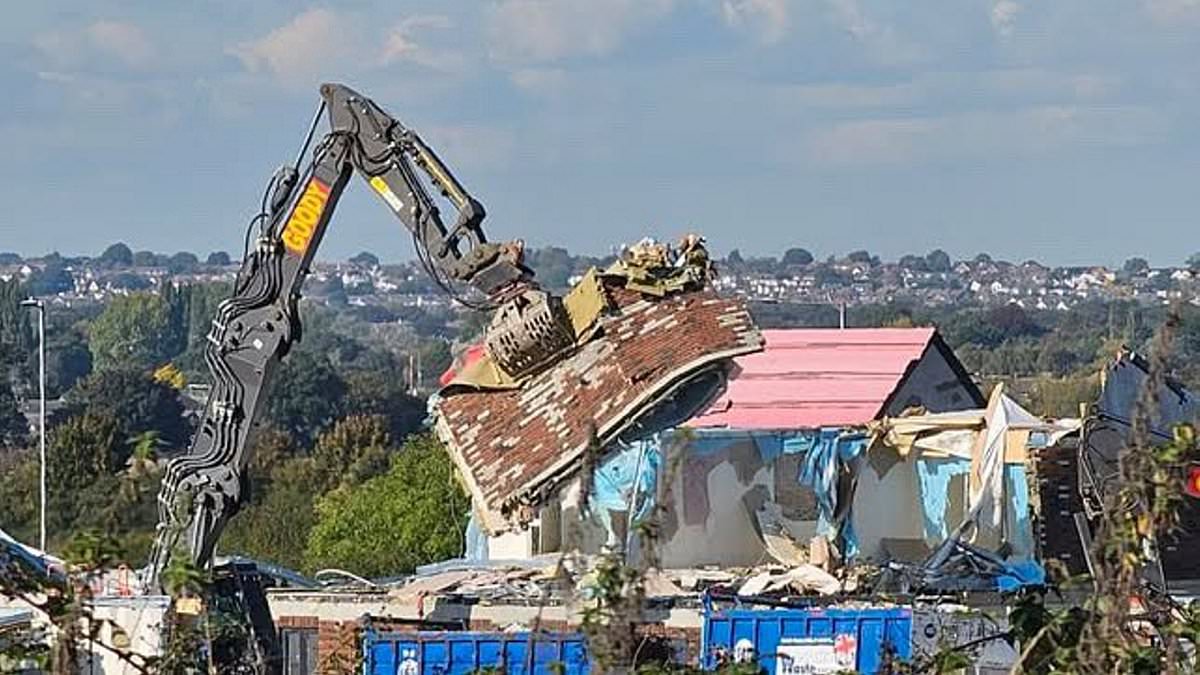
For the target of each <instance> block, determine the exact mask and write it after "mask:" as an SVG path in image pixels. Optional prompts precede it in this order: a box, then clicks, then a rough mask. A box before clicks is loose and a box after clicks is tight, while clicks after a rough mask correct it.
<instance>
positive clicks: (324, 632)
mask: <svg viewBox="0 0 1200 675" xmlns="http://www.w3.org/2000/svg"><path fill="white" fill-rule="evenodd" d="M695 300H698V301H699V304H698V305H697V304H682V303H680V304H677V305H676V307H677V308H678V309H676V310H675V311H676V312H685V311H688V310H690V311H688V313H689V314H694V316H690V317H689V318H687V319H684V318H683V317H682V316H677V317H676V318H674V319H672V320H676V321H683V320H690V321H696V322H711V323H709V327H708V329H707V330H708V336H707V339H708V340H709V341H710V342H709V344H738V343H737V340H739V339H741V340H743V342H742V343H741V344H742V347H740V348H745V345H746V344H748V341H747V338H746V337H745V336H747V335H749V332H746V331H745V330H744V328H743V326H744V325H745V324H743V323H742V321H741V319H740V314H738V313H737V312H736V311H734V310H732V308H730V307H729V306H726V305H723V304H721V303H720V302H714V301H710V300H711V299H708V298H705V299H700V298H695ZM705 302H708V304H704V303H705ZM662 307H663V306H661V305H660V306H659V311H662ZM706 308H709V309H706ZM638 311H646V310H645V309H641V310H638ZM722 317H725V318H723V319H722ZM658 320H659V321H662V320H663V318H662V316H661V315H660V317H659V319H658ZM723 324H727V326H726V330H717V329H716V328H714V326H722V325H723ZM640 325H641V326H642V327H641V328H638V329H637V331H634V334H635V335H651V334H652V333H653V330H654V322H653V320H650V321H641V322H640ZM647 326H648V327H647ZM729 327H732V329H730V328H729ZM625 330H630V331H632V330H633V329H632V328H626V329H625ZM739 330H742V331H743V332H742V333H741V336H742V337H740V338H739V337H738V335H739V333H738V331H739ZM763 336H764V338H765V348H764V349H763V350H762V351H761V352H758V353H752V354H748V355H743V356H739V357H737V358H736V360H735V364H736V365H735V366H734V368H733V369H732V371H731V372H730V373H729V375H728V382H727V384H726V385H725V386H724V387H723V388H719V389H717V390H716V391H715V392H713V391H706V392H704V394H703V396H708V397H709V400H707V401H706V402H705V404H704V405H703V406H702V407H700V408H699V411H698V412H694V413H693V414H692V415H691V416H689V417H681V415H680V411H681V410H683V409H686V408H695V401H694V400H690V401H688V402H687V403H685V404H680V405H677V406H667V407H666V410H668V411H669V412H668V413H662V414H660V415H659V416H658V417H657V418H656V419H655V423H654V425H653V426H649V427H641V428H640V429H639V430H638V433H636V434H629V435H627V436H625V437H621V436H619V435H618V437H617V438H616V439H615V440H613V441H612V442H610V443H608V444H607V445H605V446H603V447H602V448H599V449H598V448H597V447H595V446H593V447H592V448H591V449H590V451H589V449H588V448H587V447H586V436H581V437H579V438H580V441H579V442H580V443H583V444H584V447H582V448H581V449H580V450H578V451H577V452H576V453H575V454H572V455H571V457H572V459H571V461H567V459H566V456H565V455H563V454H562V453H559V452H557V451H554V450H550V449H548V448H549V447H550V446H549V444H547V445H546V446H543V448H541V449H539V452H533V451H532V448H523V449H517V448H504V447H502V444H501V445H497V446H494V447H491V448H481V447H479V445H478V444H474V445H471V444H470V443H468V445H467V446H466V448H467V449H466V450H465V451H464V447H462V446H458V447H452V452H454V453H455V454H456V460H457V461H458V462H459V465H460V467H461V468H462V470H463V472H464V474H466V480H467V482H468V484H472V493H473V495H474V496H475V498H476V500H477V501H476V513H475V515H474V517H473V519H472V525H471V527H470V530H471V531H470V532H469V537H468V538H469V542H468V546H467V551H466V555H465V556H464V558H463V559H461V560H456V561H447V562H446V563H442V564H439V565H432V566H428V567H426V568H423V569H421V570H418V573H417V575H416V576H414V577H413V578H411V579H407V580H403V581H400V582H397V583H394V584H386V585H378V586H374V587H364V586H361V585H359V586H353V585H351V586H347V587H342V588H339V589H331V588H322V589H296V588H293V589H288V590H278V591H275V592H273V593H272V609H273V612H274V613H275V615H276V617H277V619H278V620H279V621H280V625H281V626H284V627H286V630H289V631H292V633H295V634H300V633H304V632H306V631H307V632H308V634H309V635H310V638H309V639H310V641H311V644H314V645H324V647H322V649H334V648H336V645H337V644H340V643H339V642H338V640H337V639H336V637H335V636H336V635H338V634H340V633H339V632H338V631H342V630H345V629H346V626H349V625H359V626H368V625H370V626H373V627H374V628H373V630H385V631H393V632H395V631H400V632H404V631H411V630H417V629H419V628H422V627H424V628H440V629H457V630H487V631H514V630H515V631H529V630H555V631H572V630H577V629H578V627H579V625H580V619H581V615H580V605H579V604H578V598H579V596H578V595H577V593H578V591H577V590H576V588H577V587H578V588H586V586H587V584H588V572H587V564H586V562H585V563H579V562H578V561H579V560H580V558H578V557H573V556H570V555H566V554H567V553H568V552H574V551H578V552H580V553H582V554H583V556H584V558H583V559H584V560H586V558H587V556H588V555H589V554H599V553H602V552H607V553H613V552H615V553H619V554H623V555H625V556H626V558H627V559H628V560H630V561H631V562H635V563H636V561H637V560H639V559H640V558H641V557H642V556H643V555H644V554H645V552H644V551H642V550H641V546H642V542H641V540H640V538H639V537H638V536H635V530H636V529H637V528H636V525H637V524H638V523H639V522H643V521H646V520H648V519H649V518H650V517H651V515H653V516H654V518H655V523H656V527H655V528H654V531H655V532H656V533H657V537H656V542H655V551H654V553H655V561H656V563H657V564H658V565H659V567H658V568H657V569H655V570H654V571H652V572H651V573H650V574H649V576H648V577H647V583H646V595H647V601H648V602H649V605H648V609H647V611H646V613H645V615H644V619H645V621H646V622H647V623H646V626H645V627H644V630H645V631H646V633H647V634H648V635H654V636H657V638H658V639H660V640H661V641H663V643H664V644H665V645H667V648H669V649H671V650H674V651H675V652H677V653H678V654H680V655H686V659H687V660H689V661H696V660H698V659H700V660H703V658H705V654H704V651H705V650H706V649H710V648H711V647H712V646H711V645H708V646H705V644H704V643H703V633H704V631H703V627H704V625H705V623H706V621H707V620H708V619H706V617H711V616H713V615H712V611H713V610H712V609H711V606H710V604H709V603H710V602H711V599H712V598H715V597H722V596H723V594H728V595H729V596H730V597H739V598H742V599H743V600H744V601H747V602H749V601H753V600H755V599H757V598H762V597H765V596H770V597H775V598H780V599H782V598H786V597H795V596H797V595H805V594H816V595H825V596H828V597H830V599H831V600H832V599H833V598H843V599H844V598H853V597H854V593H855V592H856V590H857V591H858V592H862V591H868V590H870V589H867V588H864V587H861V586H860V585H859V584H860V583H865V582H864V581H863V578H862V577H861V576H860V573H859V571H858V570H861V569H872V568H873V569H878V567H877V566H878V565H880V564H888V563H889V561H898V562H903V563H918V562H921V561H923V560H925V559H926V558H927V557H928V556H929V555H930V553H931V552H932V551H934V550H935V549H937V547H938V546H939V545H941V544H942V543H943V541H945V540H947V538H948V537H949V535H951V534H952V533H954V532H956V531H959V530H961V527H962V524H963V523H964V522H967V521H974V522H976V523H978V524H979V525H980V527H979V534H978V536H977V537H976V540H977V542H979V543H982V544H985V545H986V546H988V547H994V546H997V545H998V544H999V543H1000V542H1002V541H1003V542H1007V543H1008V545H1007V547H1006V548H1005V552H1006V553H1007V554H1008V555H1007V558H1006V559H1007V560H1009V561H1014V562H1017V561H1021V560H1029V559H1031V558H1032V556H1033V553H1034V548H1035V546H1034V543H1033V540H1034V535H1033V526H1032V524H1031V522H1030V518H1029V515H1028V508H1027V507H1028V505H1029V503H1030V495H1029V492H1028V488H1027V485H1028V483H1027V481H1026V480H1024V474H1023V473H1021V472H1022V471H1023V470H1024V466H1025V459H1024V458H1025V452H1026V448H1028V447H1030V446H1031V444H1032V445H1038V444H1044V443H1046V442H1048V440H1047V439H1049V438H1050V437H1051V436H1053V435H1055V434H1060V433H1061V432H1062V431H1063V429H1064V428H1070V425H1069V424H1068V425H1067V426H1066V427H1063V426H1060V425H1058V424H1048V423H1045V422H1043V421H1041V420H1038V419H1036V418H1035V417H1033V416H1032V415H1029V414H1028V413H1026V412H1024V411H1023V410H1021V409H1020V408H1019V406H1017V405H1016V404H1015V403H1014V402H1012V400H1011V399H1009V398H1008V397H1007V396H1005V395H1004V394H1003V391H1002V390H997V391H995V392H993V395H992V397H991V399H990V400H988V399H985V398H984V397H983V396H982V394H981V392H980V391H979V390H978V388H977V387H976V385H975V384H974V383H973V382H972V380H971V379H970V377H969V376H968V375H967V373H966V372H965V371H964V370H963V368H962V366H961V364H959V363H958V361H957V359H955V357H954V355H953V353H952V352H951V351H950V350H949V349H948V348H947V347H946V345H945V344H944V342H943V341H942V340H941V338H940V336H939V335H938V334H937V333H936V331H934V330H933V329H869V330H866V329H863V330H855V329H849V330H778V331H764V333H763ZM721 340H727V341H728V342H720V341H721ZM632 341H633V339H632V337H631V338H630V339H629V340H627V341H626V343H628V342H632ZM635 344H636V343H635ZM613 348H614V349H615V348H617V345H614V346H613ZM655 348H656V349H659V350H662V349H664V347H663V346H661V345H657V346H655ZM680 349H681V350H682V351H681V352H680V353H687V352H686V350H687V349H688V346H687V345H680ZM630 354H631V356H630V358H631V359H632V360H631V361H629V366H628V367H629V368H630V369H631V370H632V371H633V372H636V370H637V368H638V367H644V366H639V364H644V363H646V361H644V360H643V361H639V360H637V359H638V358H642V359H644V358H645V357H644V356H641V357H639V356H638V352H637V351H636V350H635V351H631V352H630ZM462 367H463V366H462V365H461V364H460V366H459V368H460V369H461V368H462ZM467 367H469V365H468V366H467ZM622 367H623V368H624V367H625V366H622ZM460 372H461V371H460ZM458 376H459V375H458V373H451V374H449V375H448V378H447V379H448V380H450V381H452V380H453V378H455V377H458ZM577 376H578V374H574V375H572V376H571V377H577ZM621 376H622V374H621V373H615V374H614V375H613V376H612V378H613V379H612V380H605V379H604V377H605V376H604V375H603V374H600V375H598V376H597V377H596V378H595V379H593V380H591V382H593V383H599V384H600V386H610V387H614V388H613V389H611V390H609V392H608V394H607V395H606V396H600V397H599V398H594V399H591V401H593V403H591V404H593V405H594V404H596V403H595V401H605V402H607V401H614V402H619V401H622V400H626V399H625V398H623V397H628V396H630V395H633V394H636V388H634V389H633V390H632V391H631V392H626V391H625V389H624V388H622V386H621V385H620V384H607V385H606V384H605V382H617V383H619V382H621V379H620V378H621ZM556 386H558V387H560V388H559V389H557V390H556V391H555V394H556V395H558V396H566V397H568V399H569V400H572V401H578V400H581V398H580V397H582V396H584V395H585V394H584V391H586V383H581V382H580V380H577V379H575V380H572V379H570V377H568V376H567V375H565V374H564V375H563V378H562V379H560V380H559V382H558V383H557V384H556ZM625 386H628V385H625ZM511 395H512V396H513V407H512V412H511V413H507V414H510V415H513V416H514V420H515V422H514V424H515V425H516V426H515V428H517V429H520V428H523V425H522V423H523V424H524V425H542V429H544V430H543V431H538V433H539V434H552V433H554V432H552V431H551V429H552V427H551V426H550V424H551V423H552V422H553V419H554V412H553V411H554V410H555V407H554V406H555V402H554V401H549V400H547V399H546V398H545V394H542V395H540V396H539V397H535V396H533V395H531V394H527V393H525V392H517V391H515V390H514V392H513V393H512V394H511ZM587 395H592V396H595V394H587ZM551 398H552V397H551ZM442 405H443V406H445V402H443V403H442ZM522 406H524V407H522ZM468 407H469V406H463V407H453V406H452V407H450V408H449V410H451V411H453V412H451V413H450V414H449V415H447V416H448V417H450V419H447V420H444V424H447V425H457V426H452V427H451V429H450V430H449V431H448V430H446V429H443V430H442V433H443V436H444V438H446V439H447V441H448V443H450V444H452V445H453V444H454V443H455V442H456V439H460V438H467V439H470V438H472V435H471V429H472V428H473V427H472V423H473V422H478V421H480V420H478V418H479V415H480V414H481V413H475V414H474V416H473V417H472V415H471V414H469V413H468V412H467V409H468ZM446 410H447V408H443V414H446ZM522 411H523V413H524V414H523V415H521V413H522ZM455 413H457V414H455ZM486 417H487V416H486V415H485V416H484V418H485V419H486ZM566 433H567V434H569V433H570V432H569V431H568V432H566ZM564 437H571V436H564ZM571 438H574V437H571ZM512 458H515V459H512ZM506 460H508V461H506ZM517 462H519V463H517ZM563 467H570V468H569V469H566V470H564V468H563ZM585 468H586V469H587V471H585V470H584V469H585ZM1018 474H1020V477H1018ZM997 476H998V478H997ZM997 481H998V482H997ZM996 485H1000V486H1001V487H1000V488H999V490H1000V492H997V491H996V488H995V486H996ZM505 486H506V487H505ZM997 495H999V498H997ZM849 563H854V564H853V565H850V564H849ZM864 563H865V565H863V564H864ZM1002 564H1004V565H1007V563H1006V562H1003V563H1002ZM1004 570H1005V571H1008V570H1007V567H1005V568H1004ZM1000 576H1003V575H1000ZM1006 579H1007V582H1008V583H1016V584H1020V583H1024V581H1025V578H1024V577H1021V576H1020V575H1019V573H1018V572H1016V571H1012V572H1011V573H1010V574H1009V575H1008V576H1007V577H1006ZM1000 585H1002V584H999V583H997V584H993V585H992V586H991V588H992V589H993V590H996V589H998V588H999V587H1000ZM918 615H919V618H918V619H917V620H918V621H924V622H926V623H928V624H929V625H930V626H935V627H936V630H935V629H934V628H930V629H929V630H931V631H934V633H935V634H937V635H940V633H938V631H941V630H942V629H943V627H945V629H946V630H948V631H951V632H953V631H961V630H965V629H964V628H963V627H962V626H957V627H951V626H950V624H952V623H953V622H952V621H947V620H945V618H944V617H942V616H941V615H940V614H939V613H938V610H937V609H936V608H935V609H925V610H921V612H918ZM364 616H369V617H370V619H369V621H368V622H366V623H362V622H361V621H360V622H359V623H355V622H354V619H355V618H356V617H364ZM943 624H945V626H943ZM922 630H924V629H922ZM980 630H982V629H980ZM297 631H299V633H297ZM915 634H916V633H915V632H914V635H915ZM939 639H940V638H939ZM927 641H928V640H927ZM934 643H936V640H934ZM931 644H932V643H931ZM910 646H911V645H910ZM925 647H926V648H929V647H930V645H926V646H925Z"/></svg>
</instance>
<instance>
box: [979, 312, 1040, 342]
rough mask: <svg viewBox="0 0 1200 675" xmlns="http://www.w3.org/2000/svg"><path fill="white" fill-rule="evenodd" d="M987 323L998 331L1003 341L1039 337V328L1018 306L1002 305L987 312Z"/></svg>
mask: <svg viewBox="0 0 1200 675" xmlns="http://www.w3.org/2000/svg"><path fill="white" fill-rule="evenodd" d="M986 320H987V323H988V324H989V325H991V326H992V327H993V328H995V329H996V330H998V331H1000V334H1001V335H1002V336H1003V339H1006V340H1008V339H1013V338H1018V337H1023V336H1026V335H1040V334H1041V333H1042V332H1043V331H1042V329H1041V327H1040V326H1038V325H1037V323H1035V322H1034V321H1033V319H1031V318H1029V314H1028V313H1026V312H1025V310H1024V309H1022V308H1021V307H1019V306H1018V305H1003V306H1001V307H996V308H995V309H992V310H990V311H988V313H987V318H986Z"/></svg>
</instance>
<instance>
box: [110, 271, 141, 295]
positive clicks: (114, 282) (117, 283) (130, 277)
mask: <svg viewBox="0 0 1200 675" xmlns="http://www.w3.org/2000/svg"><path fill="white" fill-rule="evenodd" d="M105 283H106V285H107V286H108V287H109V288H112V289H114V290H118V291H144V290H146V289H148V288H150V287H151V286H153V284H152V283H150V280H149V279H147V278H146V277H144V276H142V275H140V274H134V273H133V272H120V273H117V274H114V275H112V276H111V277H108V278H107V279H106V280H105Z"/></svg>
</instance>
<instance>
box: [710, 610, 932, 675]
mask: <svg viewBox="0 0 1200 675" xmlns="http://www.w3.org/2000/svg"><path fill="white" fill-rule="evenodd" d="M706 604H707V606H706V608H705V616H704V628H703V635H702V636H701V645H702V649H703V650H704V651H703V654H702V661H703V664H704V666H705V667H706V668H715V667H717V666H718V665H719V664H720V663H722V662H730V661H737V662H748V661H754V662H757V663H758V664H759V665H761V666H762V667H764V668H765V669H766V671H767V672H768V673H771V675H785V674H786V675H791V674H799V673H840V672H845V671H857V672H859V673H864V674H866V673H878V672H879V671H880V668H881V667H882V665H883V663H884V662H885V659H886V657H887V654H888V653H889V652H890V654H891V656H892V657H893V658H896V659H901V660H908V659H909V658H911V656H912V621H913V619H912V609H911V608H909V607H866V608H861V609H860V608H848V607H820V606H806V607H773V608H757V607H755V608H751V607H754V606H753V605H752V606H751V607H748V606H747V605H746V604H743V603H741V602H739V603H737V604H735V605H733V606H732V607H730V608H727V609H717V608H715V607H714V606H713V604H712V603H711V602H708V603H706Z"/></svg>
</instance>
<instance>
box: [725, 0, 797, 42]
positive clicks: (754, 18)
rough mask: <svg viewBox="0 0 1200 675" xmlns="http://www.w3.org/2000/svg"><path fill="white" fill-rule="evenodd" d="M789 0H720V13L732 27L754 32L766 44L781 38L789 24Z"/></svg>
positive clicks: (785, 33)
mask: <svg viewBox="0 0 1200 675" xmlns="http://www.w3.org/2000/svg"><path fill="white" fill-rule="evenodd" d="M788 4H789V0H721V15H722V16H723V17H724V18H725V23H726V24H728V25H729V26H731V27H734V28H746V29H749V30H751V31H753V32H754V33H756V34H757V35H758V37H759V39H760V40H762V41H763V42H764V43H766V44H774V43H776V42H779V41H780V40H782V39H783V38H784V37H785V36H786V35H787V32H788V28H789V27H790V24H791V12H790V10H789V7H788Z"/></svg>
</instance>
